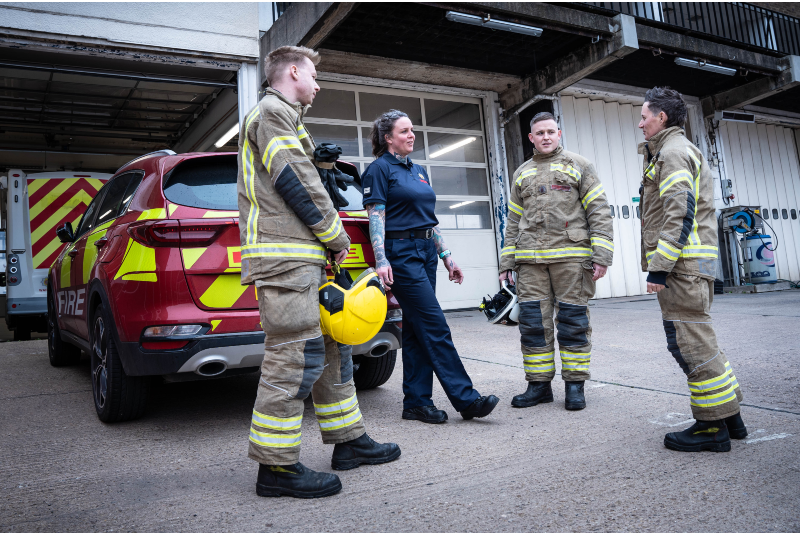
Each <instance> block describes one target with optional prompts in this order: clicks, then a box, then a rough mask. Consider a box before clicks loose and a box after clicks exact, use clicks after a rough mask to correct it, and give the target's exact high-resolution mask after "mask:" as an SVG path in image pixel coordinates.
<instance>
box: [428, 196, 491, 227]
mask: <svg viewBox="0 0 800 533" xmlns="http://www.w3.org/2000/svg"><path fill="white" fill-rule="evenodd" d="M456 206H457V207H456ZM435 212H436V218H437V219H438V220H439V227H440V228H443V229H491V227H492V219H491V217H492V215H491V210H490V209H489V202H447V201H437V202H436V211H435Z"/></svg>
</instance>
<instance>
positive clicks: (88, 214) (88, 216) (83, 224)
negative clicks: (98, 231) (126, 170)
mask: <svg viewBox="0 0 800 533" xmlns="http://www.w3.org/2000/svg"><path fill="white" fill-rule="evenodd" d="M104 187H107V185H106V186H104ZM103 194H105V191H104V190H103V189H100V192H98V193H97V196H95V197H94V200H92V203H90V204H89V207H87V208H86V211H85V212H84V213H83V216H82V217H81V221H80V223H79V224H78V230H77V231H76V232H75V237H78V236H80V235H83V234H84V233H86V232H87V231H89V230H90V229H92V228H93V227H94V226H93V225H92V222H93V221H92V218H93V217H94V215H95V214H96V213H95V211H97V205H98V204H99V203H100V199H101V198H102V197H103Z"/></svg>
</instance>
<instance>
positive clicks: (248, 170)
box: [242, 106, 260, 244]
mask: <svg viewBox="0 0 800 533" xmlns="http://www.w3.org/2000/svg"><path fill="white" fill-rule="evenodd" d="M259 114H260V110H259V108H258V106H256V108H255V109H253V110H252V111H251V112H250V115H249V116H248V117H247V120H245V126H244V144H243V145H242V175H243V177H244V191H245V195H246V196H247V200H248V201H249V202H250V211H249V212H248V214H247V235H246V239H245V242H246V243H247V244H253V243H255V242H256V237H257V234H258V227H257V226H258V200H257V199H256V184H255V181H256V180H255V177H256V172H255V168H254V167H253V149H252V148H251V147H250V139H249V137H248V135H247V131H248V130H249V129H250V124H252V123H253V120H255V119H256V117H258V115H259Z"/></svg>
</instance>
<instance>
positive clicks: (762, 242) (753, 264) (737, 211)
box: [720, 206, 778, 286]
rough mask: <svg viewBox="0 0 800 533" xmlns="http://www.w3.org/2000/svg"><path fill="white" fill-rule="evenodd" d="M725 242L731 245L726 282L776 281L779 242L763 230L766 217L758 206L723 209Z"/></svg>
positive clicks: (727, 245)
mask: <svg viewBox="0 0 800 533" xmlns="http://www.w3.org/2000/svg"><path fill="white" fill-rule="evenodd" d="M720 218H721V221H722V231H723V243H724V245H725V246H726V247H727V249H728V253H727V254H726V255H727V257H726V265H725V266H726V267H727V272H728V275H726V276H725V281H726V284H727V285H732V286H739V285H744V284H747V283H752V284H761V283H775V282H777V280H778V277H777V274H776V265H775V254H774V253H773V252H774V251H775V249H776V247H777V246H776V245H773V243H772V236H771V235H766V234H764V233H763V231H764V219H763V218H762V217H761V209H760V208H759V207H758V206H738V207H729V208H727V209H723V210H722V213H721V215H720Z"/></svg>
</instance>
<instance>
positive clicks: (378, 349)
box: [369, 342, 392, 357]
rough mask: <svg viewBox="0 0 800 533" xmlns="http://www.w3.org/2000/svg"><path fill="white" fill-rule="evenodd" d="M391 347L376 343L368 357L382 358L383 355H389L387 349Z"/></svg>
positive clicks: (385, 343)
mask: <svg viewBox="0 0 800 533" xmlns="http://www.w3.org/2000/svg"><path fill="white" fill-rule="evenodd" d="M391 347H392V345H391V344H389V343H388V342H381V343H378V344H376V345H375V346H373V347H372V349H371V350H370V351H369V356H370V357H383V356H384V355H386V354H387V353H389V348H391Z"/></svg>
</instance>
